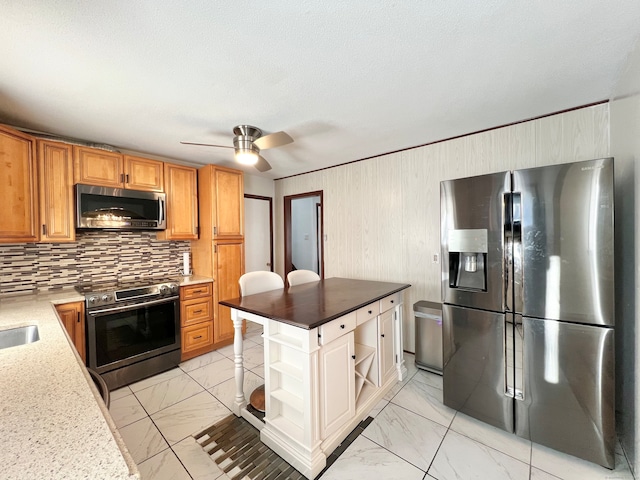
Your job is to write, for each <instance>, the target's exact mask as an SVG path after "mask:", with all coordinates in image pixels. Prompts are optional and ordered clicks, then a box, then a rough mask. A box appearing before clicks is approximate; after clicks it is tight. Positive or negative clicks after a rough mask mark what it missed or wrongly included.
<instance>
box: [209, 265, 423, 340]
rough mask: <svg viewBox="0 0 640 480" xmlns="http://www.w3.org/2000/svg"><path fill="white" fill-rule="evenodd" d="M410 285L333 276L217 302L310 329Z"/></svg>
mask: <svg viewBox="0 0 640 480" xmlns="http://www.w3.org/2000/svg"><path fill="white" fill-rule="evenodd" d="M410 286H411V285H409V284H406V283H404V284H403V283H388V282H376V281H371V280H352V279H349V278H337V277H334V278H327V279H325V280H320V281H319V282H310V283H305V284H302V285H297V286H295V287H290V288H284V289H278V290H270V291H268V292H263V293H257V294H255V295H247V296H246V297H238V298H232V299H230V300H222V301H220V302H219V303H220V305H224V306H226V307H231V308H235V309H237V310H241V311H243V312H248V313H253V314H255V315H259V316H261V317H265V318H269V319H272V320H277V321H279V322H283V323H287V324H289V325H293V326H296V327H300V328H305V329H309V330H310V329H312V328H316V327H319V326H320V325H322V324H324V323H327V322H330V321H331V320H335V319H336V318H339V317H341V316H343V315H346V314H348V313H350V312H353V311H355V310H357V309H359V308H360V307H364V306H365V305H368V304H370V303H372V302H375V301H377V300H380V299H382V298H384V297H386V296H388V295H392V294H394V293H397V292H400V291H402V290H404V289H406V288H409V287H410Z"/></svg>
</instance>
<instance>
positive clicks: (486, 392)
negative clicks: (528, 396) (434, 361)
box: [442, 304, 513, 432]
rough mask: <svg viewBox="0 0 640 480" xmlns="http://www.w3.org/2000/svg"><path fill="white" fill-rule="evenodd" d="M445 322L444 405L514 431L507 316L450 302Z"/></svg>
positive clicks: (444, 318) (445, 310)
mask: <svg viewBox="0 0 640 480" xmlns="http://www.w3.org/2000/svg"><path fill="white" fill-rule="evenodd" d="M442 320H443V322H442V327H443V331H442V334H443V340H444V345H443V348H444V370H443V393H444V404H445V405H447V406H449V407H451V408H454V409H456V410H458V411H460V412H462V413H465V414H467V415H469V416H471V417H474V418H477V419H478V420H482V421H483V422H485V423H488V424H490V425H493V426H495V427H498V428H502V429H503V430H506V431H508V432H513V398H512V397H510V396H508V395H507V393H506V387H507V385H506V379H505V377H506V372H507V367H506V358H505V352H506V341H507V340H508V339H507V338H506V329H505V315H504V314H502V313H494V312H487V311H483V310H475V309H471V308H464V307H454V306H452V305H447V304H444V305H443V306H442Z"/></svg>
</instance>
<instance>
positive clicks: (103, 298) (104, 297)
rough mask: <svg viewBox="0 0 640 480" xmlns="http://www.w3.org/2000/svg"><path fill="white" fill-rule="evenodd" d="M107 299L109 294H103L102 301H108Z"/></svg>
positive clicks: (109, 296)
mask: <svg viewBox="0 0 640 480" xmlns="http://www.w3.org/2000/svg"><path fill="white" fill-rule="evenodd" d="M109 300H111V295H103V296H102V301H103V302H108V301H109Z"/></svg>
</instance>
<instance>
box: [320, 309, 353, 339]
mask: <svg viewBox="0 0 640 480" xmlns="http://www.w3.org/2000/svg"><path fill="white" fill-rule="evenodd" d="M356 324H357V321H356V312H351V313H348V314H347V315H344V316H342V317H340V318H336V319H335V320H332V321H331V322H329V323H325V324H324V325H321V326H320V327H318V345H327V344H328V343H331V342H332V341H334V340H335V339H336V338H338V337H340V336H342V335H344V334H345V333H348V332H351V331H352V330H354V329H355V328H356Z"/></svg>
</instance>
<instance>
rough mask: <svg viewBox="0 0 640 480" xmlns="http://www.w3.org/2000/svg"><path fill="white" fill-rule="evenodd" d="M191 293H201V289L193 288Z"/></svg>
mask: <svg viewBox="0 0 640 480" xmlns="http://www.w3.org/2000/svg"><path fill="white" fill-rule="evenodd" d="M191 293H202V290H194V291H193V292H191Z"/></svg>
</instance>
